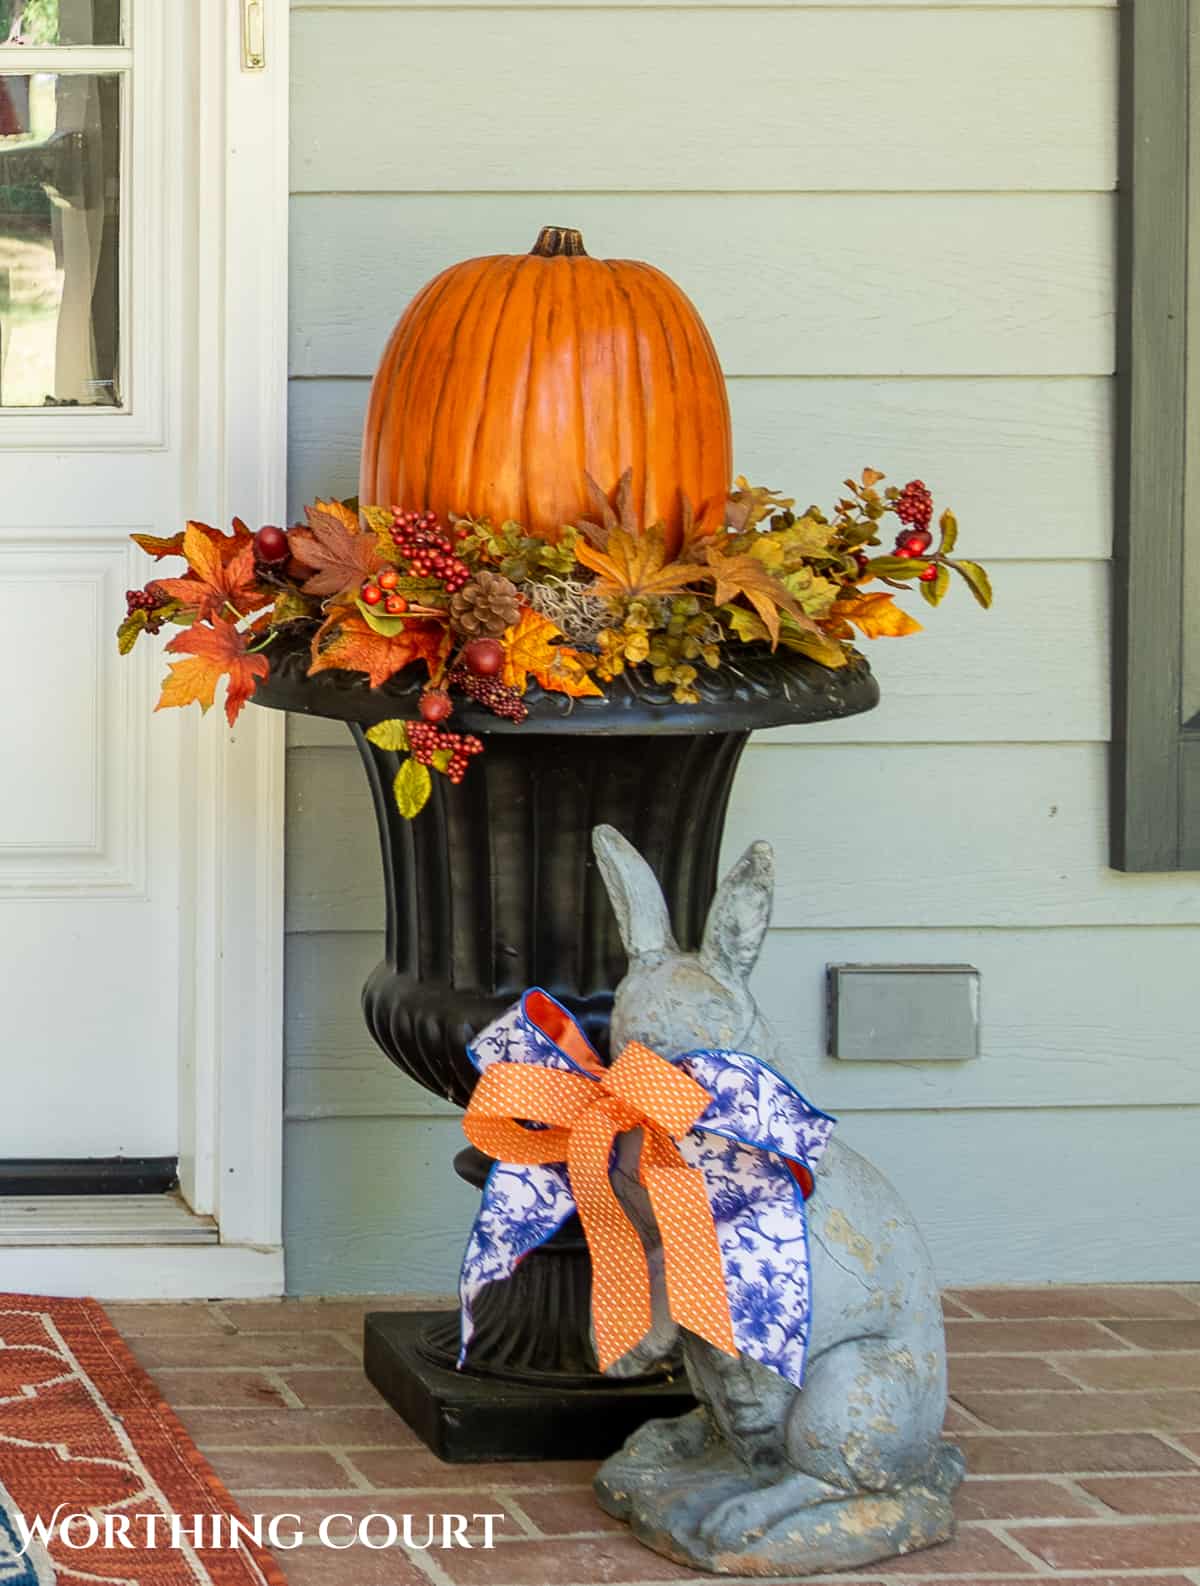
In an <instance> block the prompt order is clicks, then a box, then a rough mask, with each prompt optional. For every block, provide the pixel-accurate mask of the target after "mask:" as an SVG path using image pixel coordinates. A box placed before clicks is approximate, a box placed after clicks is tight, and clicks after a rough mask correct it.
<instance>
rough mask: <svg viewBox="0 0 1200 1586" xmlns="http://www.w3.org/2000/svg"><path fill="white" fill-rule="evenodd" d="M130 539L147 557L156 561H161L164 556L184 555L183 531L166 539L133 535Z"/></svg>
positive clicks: (153, 535) (147, 535)
mask: <svg viewBox="0 0 1200 1586" xmlns="http://www.w3.org/2000/svg"><path fill="white" fill-rule="evenodd" d="M129 538H130V539H131V540H132V541H133V543H134V544H135V545H140V546H141V548H142V550H143V551H145V553H146V555H147V556H153V557H154V559H155V560H156V561H161V560H162V558H163V557H164V556H182V555H183V530H182V529H180V531H179V533H178V534H170V535H167V537H166V538H165V539H164V538H162V537H160V536H159V535H157V534H131V535H130V536H129Z"/></svg>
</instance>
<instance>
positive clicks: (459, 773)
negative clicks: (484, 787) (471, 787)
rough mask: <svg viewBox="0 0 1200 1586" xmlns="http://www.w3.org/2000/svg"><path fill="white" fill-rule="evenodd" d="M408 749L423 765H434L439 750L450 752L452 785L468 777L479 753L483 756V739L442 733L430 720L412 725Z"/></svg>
mask: <svg viewBox="0 0 1200 1586" xmlns="http://www.w3.org/2000/svg"><path fill="white" fill-rule="evenodd" d="M408 746H409V748H410V749H411V750H412V757H413V759H414V760H415V761H416V762H417V763H418V764H419V765H432V764H433V757H434V755H435V754H437V752H438V750H439V749H449V751H450V760H449V763H448V765H447V766H446V775H447V776H448V777H449V778H450V780H451V782H454V783H459V782H461V781H462V779H463V777H465V776H466V774H467V767H468V766H469V765H470V763H471V761H472V759H474V757H475V756H476V755H477V754H482V753H483V739H482V738H476V737H475V735H474V734H473V733H469V732H468V733H460V732H442V731H441V730H440V729H439V728H438V727H436V726H435V725H434V724H433V722H430V721H410V722H409V723H408Z"/></svg>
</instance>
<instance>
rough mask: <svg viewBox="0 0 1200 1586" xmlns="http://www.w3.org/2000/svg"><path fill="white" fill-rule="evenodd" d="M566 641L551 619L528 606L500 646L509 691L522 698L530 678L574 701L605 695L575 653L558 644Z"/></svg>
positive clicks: (567, 647)
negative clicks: (511, 690) (589, 696)
mask: <svg viewBox="0 0 1200 1586" xmlns="http://www.w3.org/2000/svg"><path fill="white" fill-rule="evenodd" d="M562 637H563V633H562V630H561V628H557V627H556V626H555V625H554V623H552V622H551V621H550V618H549V617H543V616H542V614H541V612H538V611H534V610H533V608H532V607H531V606H526V607H525V608H524V610H523V611H522V612H521V616H520V620H519V621H518V622H516V623H514V625H513V626H512V627H511V628H509V629H508V631H507V632H506V633H505V635H504V638H503V639H502V640H501V643H502V644H503V646H504V671H503V673H502V674H501V675H502V677H503V680H504V682H506V683H507V684H508V686H509V688H515V689H516V690H517V692H518V693H519V694H523V693H524V692H525V689H526V686H527V684H528V680H529V678H530V677H532V678H533V679H534V681H535V682H537V683H540V684H541V686H542V687H543V688H545V689H550V690H552V691H553V692H554V693H557V694H569V695H570V696H571V698H572V699H583V698H585V697H586V696H588V695H596V694H603V692H604V690H603V689H601V688H599V687H598V686H597V685H596V683H594V682H593V681H592V679H591V678H590V677H589V676H588V674H587V672H586V671H585V670H584V668H583V664H582V662H581V661H580V659H579V656H578V654H577V653H576V651H574V650H573V649H571V648H570V646H569V645H565V644H559V643H558V642H557V641H558V640H560V639H561V638H562Z"/></svg>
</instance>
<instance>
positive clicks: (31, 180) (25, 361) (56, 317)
mask: <svg viewBox="0 0 1200 1586" xmlns="http://www.w3.org/2000/svg"><path fill="white" fill-rule="evenodd" d="M0 3H2V0H0ZM120 106H121V80H120V77H119V75H118V74H116V73H104V74H97V73H92V72H88V73H83V72H79V73H69V74H68V73H64V72H34V73H30V74H29V75H26V76H16V75H12V76H0V407H6V408H13V407H36V408H44V407H113V406H118V405H119V404H120V401H121V393H120V388H119V380H118V367H119V366H118V357H119V346H118V333H119V329H120V327H119V325H118V309H119V298H120V290H119V279H120V270H119V259H118V251H119V245H120V243H119V229H120V197H121V187H120V154H121V150H120Z"/></svg>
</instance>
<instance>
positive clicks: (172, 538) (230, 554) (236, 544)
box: [129, 518, 254, 562]
mask: <svg viewBox="0 0 1200 1586" xmlns="http://www.w3.org/2000/svg"><path fill="white" fill-rule="evenodd" d="M187 527H188V528H189V529H198V530H199V531H200V533H201V534H203V535H204V536H205V537H206V538H207V539H209V540H211V542H212V543H213V544H214V545H215V546H216V547H217V549H218V550H219V551H220V553H221V560H222V561H223V562H229V561H232V560H233V558H234V557H235V556H236V555H237V553H238V552H239V551H240V550H242V549H243V548H244V547H245V546H247V545H251V544H252V543H253V540H254V536H253V534H251V532H250V530H249V529H248V528H247V527H246V525H245V524H244V523H243V522H242V520H241V518H234V520H233V533H232V534H222V533H221V531H220V529H214V528H213V526H212V524H211V523H189V524H188V525H187ZM185 536H186V531H185V530H184V529H180V531H179V533H178V534H168V535H166V536H160V535H157V534H131V535H130V536H129V538H130V539H131V540H132V541H133V542H134V544H135V545H140V546H141V548H142V550H143V551H145V553H146V555H147V556H153V557H154V558H155V560H156V561H161V559H162V558H163V557H164V556H182V555H183V554H184V550H183V542H184V539H185Z"/></svg>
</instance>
